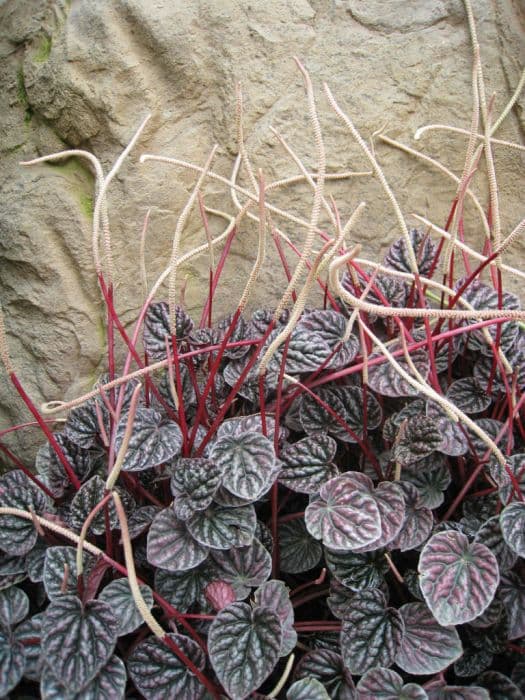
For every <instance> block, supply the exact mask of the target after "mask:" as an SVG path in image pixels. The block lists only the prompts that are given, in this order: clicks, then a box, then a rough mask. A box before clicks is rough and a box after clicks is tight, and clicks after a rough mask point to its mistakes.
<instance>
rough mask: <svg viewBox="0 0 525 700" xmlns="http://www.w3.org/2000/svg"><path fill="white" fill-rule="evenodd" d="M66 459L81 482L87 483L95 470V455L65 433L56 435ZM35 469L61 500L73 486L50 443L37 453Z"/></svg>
mask: <svg viewBox="0 0 525 700" xmlns="http://www.w3.org/2000/svg"><path fill="white" fill-rule="evenodd" d="M53 435H54V438H55V440H56V441H57V443H58V445H59V447H60V449H61V450H62V452H63V454H64V457H65V458H66V460H67V461H68V463H69V465H70V467H71V468H72V470H73V472H74V473H75V474H76V475H77V477H78V478H79V480H80V481H85V480H86V479H87V477H88V476H89V473H90V471H91V469H92V468H93V455H92V453H91V452H90V451H88V450H84V449H82V448H81V447H79V446H78V445H75V444H74V443H73V442H71V441H70V440H68V438H67V437H66V436H65V435H64V434H63V433H54V434H53ZM35 467H36V470H37V472H38V473H39V474H40V475H41V478H42V479H43V480H44V481H45V483H46V485H47V486H48V487H49V489H50V490H51V492H52V493H53V495H54V496H55V497H57V498H60V497H61V496H63V495H64V492H65V491H66V489H67V488H68V487H69V486H70V485H71V482H70V480H69V476H68V475H67V473H66V471H65V469H64V466H63V465H62V462H61V461H60V460H59V459H58V457H57V456H56V454H55V451H54V450H53V448H52V447H51V445H50V444H49V443H46V444H45V445H42V447H40V449H39V450H38V452H37V455H36V461H35Z"/></svg>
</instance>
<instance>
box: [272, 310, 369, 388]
mask: <svg viewBox="0 0 525 700" xmlns="http://www.w3.org/2000/svg"><path fill="white" fill-rule="evenodd" d="M346 326H347V319H346V317H345V316H343V314H341V313H339V312H337V311H333V310H331V309H315V310H314V311H309V312H308V313H305V314H303V316H302V317H301V319H300V321H299V323H298V324H297V326H296V330H297V331H302V332H305V331H306V337H308V334H310V337H312V338H314V337H315V338H316V339H317V341H318V344H319V346H321V345H322V342H324V343H326V345H327V346H328V348H329V351H330V353H333V355H332V357H331V358H330V360H329V361H328V363H327V364H325V367H326V368H330V369H337V368H338V367H346V366H348V365H349V364H350V362H351V361H352V360H353V359H354V357H355V356H356V355H357V352H358V350H359V341H358V340H357V338H356V337H355V336H353V335H352V336H350V338H349V339H348V340H347V341H345V342H344V343H341V341H342V339H343V337H344V335H345V333H346ZM294 341H295V335H294V333H292V337H291V340H290V345H289V348H288V354H287V358H286V359H287V370H288V358H289V357H290V350H291V349H295V347H294V346H295V342H294ZM321 341H322V342H321ZM324 361H325V358H324V357H323V358H322V359H321V353H320V352H319V353H318V358H317V365H316V367H319V366H320V365H321V364H322V362H324ZM292 374H293V372H292Z"/></svg>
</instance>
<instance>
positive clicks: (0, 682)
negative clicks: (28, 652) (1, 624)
mask: <svg viewBox="0 0 525 700" xmlns="http://www.w3.org/2000/svg"><path fill="white" fill-rule="evenodd" d="M25 663H26V660H25V649H24V645H23V644H22V643H21V642H20V641H12V640H11V639H10V638H9V634H8V632H6V631H3V630H0V696H2V697H5V696H6V695H7V694H8V693H9V692H10V691H11V690H13V688H15V687H16V686H17V685H18V683H19V682H20V680H21V679H22V676H23V675H24V669H25Z"/></svg>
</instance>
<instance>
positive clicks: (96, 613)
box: [42, 595, 118, 692]
mask: <svg viewBox="0 0 525 700" xmlns="http://www.w3.org/2000/svg"><path fill="white" fill-rule="evenodd" d="M117 627H118V623H117V619H116V616H115V614H114V613H113V611H112V610H111V608H110V607H109V605H107V604H106V603H101V602H100V601H98V600H90V601H88V602H87V603H85V605H82V603H81V602H80V600H79V599H78V598H77V597H76V596H73V595H64V596H61V597H59V598H55V599H54V600H52V601H51V603H50V604H49V606H48V608H47V610H46V615H45V618H44V620H43V623H42V647H43V649H45V659H46V664H47V666H48V668H49V669H50V670H51V671H52V673H53V674H54V676H55V677H56V678H57V679H58V680H59V681H60V682H62V683H63V684H64V685H65V686H66V687H67V688H68V690H70V691H73V692H78V691H79V690H82V688H83V687H84V686H85V685H86V684H87V683H89V682H90V681H91V680H93V678H94V677H95V676H96V675H97V673H98V672H99V671H100V669H101V668H102V667H103V666H105V664H106V662H107V661H108V660H109V658H110V656H111V655H112V653H113V649H114V648H115V643H116V641H117Z"/></svg>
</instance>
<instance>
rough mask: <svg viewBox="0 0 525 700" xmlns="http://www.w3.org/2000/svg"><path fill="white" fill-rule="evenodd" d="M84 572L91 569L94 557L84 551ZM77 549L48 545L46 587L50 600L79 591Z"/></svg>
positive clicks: (45, 568)
mask: <svg viewBox="0 0 525 700" xmlns="http://www.w3.org/2000/svg"><path fill="white" fill-rule="evenodd" d="M82 556H83V562H84V572H86V571H89V570H90V569H91V568H92V566H93V564H94V558H93V556H92V555H91V554H88V553H86V552H83V554H82ZM76 557H77V550H76V549H75V548H74V547H67V546H62V545H59V546H57V547H48V548H47V549H46V556H45V559H44V578H43V583H44V588H45V589H46V593H47V597H48V598H49V600H53V599H54V598H58V597H59V596H63V595H66V594H75V595H76V593H77V559H76Z"/></svg>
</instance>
